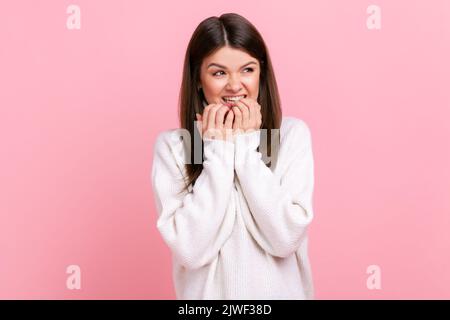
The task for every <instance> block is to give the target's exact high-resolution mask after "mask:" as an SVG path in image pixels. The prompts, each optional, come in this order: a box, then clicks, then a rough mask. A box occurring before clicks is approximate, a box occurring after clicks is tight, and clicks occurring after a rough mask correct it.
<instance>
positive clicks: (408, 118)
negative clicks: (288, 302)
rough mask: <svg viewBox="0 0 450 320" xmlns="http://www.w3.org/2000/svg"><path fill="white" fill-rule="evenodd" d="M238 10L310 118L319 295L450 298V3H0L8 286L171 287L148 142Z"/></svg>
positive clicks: (4, 275) (133, 294)
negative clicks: (372, 271) (188, 72)
mask: <svg viewBox="0 0 450 320" xmlns="http://www.w3.org/2000/svg"><path fill="white" fill-rule="evenodd" d="M71 4H75V5H78V6H79V8H80V10H81V16H80V17H81V20H80V21H81V28H80V29H74V30H71V29H68V28H67V26H66V21H67V19H68V17H69V16H70V14H68V13H67V12H66V10H67V8H68V6H69V5H71ZM370 5H377V6H379V8H380V9H381V29H379V30H370V29H368V27H367V25H366V20H367V18H368V17H369V16H370V14H368V13H367V12H366V10H367V8H368V7H369V6H370ZM226 12H236V13H239V14H241V15H243V16H244V17H246V18H247V19H249V20H250V21H251V22H252V23H253V24H254V25H255V26H256V27H257V29H258V30H259V31H260V32H261V34H262V36H263V38H264V39H265V41H266V44H267V46H268V48H269V51H270V54H271V58H272V62H273V65H274V68H275V73H276V78H277V82H278V85H279V90H280V95H281V99H282V109H283V115H287V116H294V117H297V118H300V119H302V120H304V121H305V122H306V123H307V124H308V126H309V127H310V130H311V134H312V142H313V152H314V160H315V189H314V213H315V218H314V220H313V223H312V224H311V226H310V231H309V234H310V246H309V248H310V259H311V264H312V268H313V276H314V284H315V291H316V298H317V299H350V298H354V299H403V298H404V299H417V298H423V299H431V298H437V299H444V298H446V299H449V298H450V285H449V284H450V271H449V270H450V235H449V234H450V233H449V229H450V168H449V167H450V125H449V119H450V59H449V57H450V2H449V1H447V0H434V1H425V0H421V1H411V0H408V1H406V0H396V1H387V0H377V1H376V2H375V1H374V2H372V1H361V0H345V1H333V0H329V1H325V0H319V1H317V0H316V1H281V0H280V1H266V0H264V1H261V0H252V1H249V0H246V1H230V0H227V1H171V0H167V1H158V2H156V1H125V0H121V1H104V0H101V1H100V0H96V1H87V0H77V1H73V2H72V1H57V0H53V1H50V0H48V1H4V2H2V4H1V6H0V298H3V299H17V298H21V299H30V298H38V299H51V298H53V299H55V298H56V299H173V298H175V293H174V288H173V284H172V264H171V255H170V251H169V249H168V247H167V246H166V245H165V243H164V242H163V240H162V238H161V237H160V234H159V233H158V230H157V229H156V219H157V213H156V207H155V205H154V199H153V190H152V188H151V166H152V157H153V146H154V141H155V138H156V136H157V134H158V133H159V132H161V131H162V130H167V129H169V128H176V127H178V116H177V108H178V106H177V102H178V94H179V88H180V82H181V73H182V66H183V59H184V54H185V50H186V46H187V43H188V41H189V39H190V36H191V35H192V32H193V31H194V29H195V28H196V26H197V25H198V24H199V23H200V22H201V21H202V20H203V19H205V18H207V17H210V16H214V15H215V16H219V15H220V14H222V13H226ZM70 265H77V266H79V267H80V269H81V289H80V290H70V289H68V288H67V286H66V280H67V278H68V277H69V274H67V273H66V270H67V267H68V266H70ZM371 265H376V266H378V267H379V268H380V271H381V289H379V290H371V289H369V288H368V287H367V285H366V281H367V279H368V277H369V276H370V275H369V274H368V273H367V268H368V267H369V266H371Z"/></svg>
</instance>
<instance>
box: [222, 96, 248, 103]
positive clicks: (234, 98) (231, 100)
mask: <svg viewBox="0 0 450 320" xmlns="http://www.w3.org/2000/svg"><path fill="white" fill-rule="evenodd" d="M242 98H245V95H243V96H238V97H223V98H222V99H223V100H224V101H225V102H234V101H239V100H241V99H242Z"/></svg>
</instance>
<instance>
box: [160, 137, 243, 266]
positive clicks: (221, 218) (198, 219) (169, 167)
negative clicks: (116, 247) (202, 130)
mask: <svg viewBox="0 0 450 320" xmlns="http://www.w3.org/2000/svg"><path fill="white" fill-rule="evenodd" d="M170 139H172V141H173V140H175V139H174V138H173V137H172V138H170V137H169V135H168V134H161V135H160V136H159V137H158V138H157V140H156V143H155V146H154V153H153V156H154V157H153V166H152V186H153V189H154V197H155V204H156V207H157V212H158V215H159V217H158V221H157V228H158V230H159V232H160V233H161V235H162V237H163V239H164V241H165V243H166V244H167V245H168V247H169V248H170V249H171V252H172V256H173V258H174V259H176V260H177V261H178V262H179V263H180V264H181V265H183V266H184V267H186V268H189V269H196V268H200V267H202V266H204V265H206V264H208V263H210V262H211V261H212V260H213V259H214V258H215V257H216V256H217V254H218V252H219V250H220V248H221V247H222V246H223V244H224V243H225V241H226V240H227V239H228V237H229V236H230V234H231V232H232V229H233V224H234V220H235V216H236V213H235V210H233V208H230V207H231V206H228V203H229V202H230V201H229V199H230V196H231V190H232V187H233V179H234V143H232V142H229V141H223V140H214V139H206V138H205V139H204V155H205V159H204V161H203V170H202V172H201V174H200V175H199V176H198V178H197V180H196V182H195V184H194V187H193V188H192V190H191V191H190V192H188V191H186V190H185V191H183V192H182V193H181V194H180V193H179V191H181V189H182V188H183V187H184V186H185V182H184V180H183V179H184V177H183V176H182V173H181V170H180V168H179V167H178V166H177V163H176V161H175V157H174V154H173V149H172V148H171V147H170V141H169V140H170Z"/></svg>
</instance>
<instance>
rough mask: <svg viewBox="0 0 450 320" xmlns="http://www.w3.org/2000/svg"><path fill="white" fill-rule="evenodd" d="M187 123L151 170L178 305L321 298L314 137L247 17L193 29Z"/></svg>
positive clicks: (163, 140)
mask: <svg viewBox="0 0 450 320" xmlns="http://www.w3.org/2000/svg"><path fill="white" fill-rule="evenodd" d="M179 116H180V129H170V130H166V131H164V132H162V133H160V134H159V135H158V137H157V139H156V143H155V146H154V160H153V167H152V185H153V189H154V194H155V203H156V207H157V211H158V215H159V217H158V221H157V228H158V230H159V232H160V233H161V235H162V237H163V239H164V241H165V243H166V244H167V245H168V247H169V248H170V250H171V253H172V257H173V260H172V261H173V280H174V284H175V291H176V296H177V299H312V298H313V283H312V273H311V268H310V264H309V259H308V252H307V247H308V237H307V227H308V225H309V224H310V222H311V220H312V218H313V209H312V196H313V185H314V173H313V171H314V168H313V154H312V145H311V135H310V130H309V128H308V126H307V125H306V123H305V122H303V121H302V120H300V119H296V118H294V117H282V114H281V109H280V100H279V95H278V89H277V84H276V81H275V76H274V72H273V69H272V64H271V61H270V57H269V54H268V51H267V49H266V45H265V43H264V41H263V39H262V37H261V35H260V34H259V32H258V31H257V30H256V28H255V27H254V26H253V25H252V24H251V23H250V22H249V21H247V20H246V19H245V18H243V17H242V16H240V15H237V14H232V13H230V14H223V15H221V16H220V17H219V18H217V17H211V18H208V19H206V20H204V21H203V22H201V23H200V24H199V26H198V27H197V29H196V30H195V31H194V34H193V35H192V38H191V40H190V42H189V45H188V48H187V52H186V56H185V61H184V70H183V79H182V85H181V92H180V114H179ZM196 120H197V121H196ZM198 136H200V137H201V139H200V140H201V141H200V144H196V140H197V139H196V137H198ZM191 137H193V138H191ZM266 140H267V141H266ZM197 141H198V140H197ZM198 146H200V147H201V146H203V148H199V147H198ZM202 149H203V150H202ZM191 150H193V151H194V152H191ZM198 151H199V152H200V154H199V152H198ZM202 151H203V152H202ZM263 155H264V157H263ZM263 159H264V160H263ZM196 160H200V161H196Z"/></svg>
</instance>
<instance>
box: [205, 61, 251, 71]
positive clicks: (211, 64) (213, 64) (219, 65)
mask: <svg viewBox="0 0 450 320" xmlns="http://www.w3.org/2000/svg"><path fill="white" fill-rule="evenodd" d="M252 63H254V64H256V62H255V61H250V62H247V63H246V64H244V65H243V66H242V67H241V68H243V67H246V66H248V65H250V64H252ZM213 66H216V67H219V68H223V69H226V68H227V67H225V66H222V65H221V64H218V63H210V64H209V65H208V67H207V68H206V69H208V68H209V67H213Z"/></svg>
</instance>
